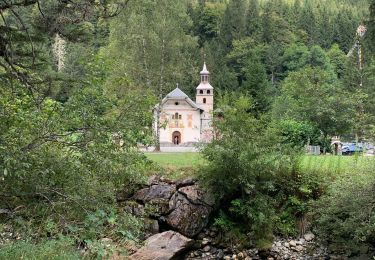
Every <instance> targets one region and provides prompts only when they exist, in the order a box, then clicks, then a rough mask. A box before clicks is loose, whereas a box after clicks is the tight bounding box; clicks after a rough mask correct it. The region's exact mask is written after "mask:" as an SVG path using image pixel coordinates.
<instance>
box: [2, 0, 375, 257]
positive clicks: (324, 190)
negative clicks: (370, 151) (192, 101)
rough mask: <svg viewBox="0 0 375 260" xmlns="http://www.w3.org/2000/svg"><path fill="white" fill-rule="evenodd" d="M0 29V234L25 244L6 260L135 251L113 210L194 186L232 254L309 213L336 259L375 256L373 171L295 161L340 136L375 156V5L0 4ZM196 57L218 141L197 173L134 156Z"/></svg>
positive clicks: (322, 160) (192, 80)
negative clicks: (206, 81)
mask: <svg viewBox="0 0 375 260" xmlns="http://www.w3.org/2000/svg"><path fill="white" fill-rule="evenodd" d="M0 13H1V15H0V209H1V211H0V212H1V213H0V221H1V222H0V227H1V228H2V227H5V226H7V227H10V229H11V232H12V233H14V234H17V236H18V237H19V238H20V240H17V241H13V240H12V241H10V243H9V244H8V245H0V247H1V250H0V258H13V257H14V258H18V257H19V258H21V257H24V258H27V257H31V258H32V257H35V258H42V259H43V258H59V257H60V256H61V257H65V256H67V257H69V258H70V256H71V258H82V257H88V258H93V257H94V258H103V257H108V256H109V255H110V254H111V253H113V250H112V249H114V248H116V245H124V244H127V243H138V242H139V241H140V240H142V238H143V235H144V234H143V224H142V221H143V220H142V219H139V218H135V217H133V216H129V215H128V214H126V213H125V212H123V208H122V207H120V206H119V204H118V202H117V201H116V198H117V196H118V194H119V193H121V192H124V191H127V192H130V191H132V190H134V189H137V187H139V186H140V185H142V183H143V182H145V180H146V178H147V176H148V175H150V174H153V173H155V172H157V173H159V172H161V173H164V174H167V175H169V176H172V177H173V178H181V177H183V176H186V175H191V174H195V173H200V175H199V176H200V178H201V180H202V181H203V182H204V183H205V184H206V186H208V187H210V188H211V189H213V190H214V191H215V194H217V195H218V196H219V198H220V199H221V202H222V207H221V208H222V212H221V213H220V215H219V216H218V217H217V221H216V223H217V225H218V226H220V227H221V228H223V229H224V230H226V231H227V234H228V235H231V234H232V235H233V233H232V232H231V231H233V232H237V233H236V235H233V236H231V239H233V238H235V237H240V238H241V237H242V238H244V236H245V234H246V232H250V233H252V234H253V235H254V236H253V237H254V238H255V241H250V242H252V243H253V244H256V245H257V246H258V247H261V248H266V247H268V246H269V245H270V243H271V240H272V237H273V235H275V234H278V235H285V236H289V235H296V234H297V233H298V231H299V230H298V229H297V228H296V226H297V225H296V222H298V223H299V222H303V221H306V219H307V217H306V216H309V214H311V213H313V216H314V218H312V221H313V226H314V225H315V226H316V227H317V229H316V230H317V232H319V235H320V237H321V239H322V240H323V241H326V242H327V243H328V244H330V245H332V248H333V249H335V250H341V251H344V252H345V253H346V254H348V255H350V254H358V252H357V251H356V250H355V248H356V247H362V246H363V247H366V246H367V245H368V244H371V243H373V242H374V238H373V237H374V229H373V225H374V218H373V216H374V208H375V207H373V205H372V204H371V205H370V204H368V203H369V201H373V193H374V192H373V185H374V184H373V183H374V182H373V179H372V177H371V175H370V174H371V173H372V172H373V168H372V160H371V159H367V158H363V157H333V156H329V157H328V156H327V157H326V156H324V157H305V156H302V159H301V153H302V152H301V148H302V147H303V146H305V145H306V144H311V145H320V146H321V147H322V151H328V152H330V150H331V146H330V138H331V137H332V136H335V135H342V136H356V138H357V139H358V140H359V141H361V140H370V141H371V140H374V136H375V128H374V125H375V103H374V102H375V77H374V75H375V47H374V42H375V24H374V16H375V1H374V0H361V1H354V0H332V1H326V0H320V1H313V0H305V1H299V0H279V1H268V0H229V1H223V0H207V1H195V0H184V1H173V0H140V1H138V0H137V1H128V0H106V1H91V0H77V1H63V0H59V1H56V0H45V1H37V0H28V1H23V0H12V1H10V0H8V1H0ZM361 23H364V25H366V26H367V33H366V35H365V36H364V37H363V38H359V37H358V35H357V36H356V28H357V26H358V25H359V24H361ZM357 40H358V41H360V43H361V46H362V54H363V55H362V57H360V60H359V61H360V62H358V57H357V49H354V51H353V53H352V55H351V56H350V55H348V56H349V57H347V53H348V52H349V51H350V50H351V49H352V47H353V46H354V43H355V42H356V41H357ZM204 56H205V60H206V62H207V64H208V66H209V69H210V72H211V74H212V75H213V77H212V82H211V83H212V85H213V86H214V87H215V105H216V107H215V109H216V108H219V110H215V111H219V112H220V111H221V112H222V113H221V115H222V116H223V120H215V122H213V123H214V126H215V127H216V128H217V130H218V131H219V132H218V138H217V139H216V140H214V142H213V143H211V144H209V145H207V147H205V148H204V149H203V152H202V157H201V156H200V155H197V154H147V155H146V156H145V155H144V154H142V153H140V152H139V151H138V148H137V147H138V146H139V144H143V145H156V146H157V145H158V143H159V138H157V137H158V133H156V135H154V133H153V128H152V121H153V115H152V112H151V108H152V107H154V106H155V104H157V103H158V102H160V100H161V99H162V98H163V96H164V95H165V94H167V93H168V92H169V90H171V89H172V88H174V87H175V86H176V83H179V86H180V87H181V89H183V90H184V91H185V92H186V93H189V94H192V95H193V94H194V88H193V86H195V85H196V83H197V80H198V79H197V73H196V72H197V69H198V68H200V66H201V64H202V61H203V57H204ZM216 100H218V102H216ZM156 112H157V113H160V111H156ZM157 126H158V125H157ZM156 128H157V129H159V127H156ZM155 137H156V138H155ZM151 161H155V162H156V164H155V163H154V164H153V163H150V162H151ZM158 164H159V167H158ZM192 165H193V166H192ZM348 176H352V177H350V178H349V177H348ZM345 187H349V188H347V189H346V188H345ZM358 190H361V191H363V193H360V194H358V193H356V191H358ZM371 203H372V202H371ZM327 205H328V206H327ZM361 208H368V211H363V212H361ZM4 212H5V213H4ZM337 216H338V217H337ZM353 223H359V224H358V225H353ZM300 231H301V230H300ZM103 239H111V240H112V241H113V243H114V244H115V246H114V248H112V247H105V246H103V244H102V241H103ZM245 240H246V239H244V240H243V241H245ZM343 241H347V242H348V245H347V247H346V246H345V245H344V243H343ZM74 248H80V249H82V250H83V251H84V253H82V254H80V253H79V255H78V253H77V251H75V250H74ZM114 250H115V251H116V250H117V249H114ZM120 251H121V250H120ZM123 253H124V254H126V253H127V252H126V250H124V252H123ZM31 255H32V256H31ZM63 255H64V256H63Z"/></svg>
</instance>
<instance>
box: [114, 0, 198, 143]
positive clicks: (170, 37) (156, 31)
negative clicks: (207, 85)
mask: <svg viewBox="0 0 375 260" xmlns="http://www.w3.org/2000/svg"><path fill="white" fill-rule="evenodd" d="M176 24H178V25H179V26H176ZM191 24H192V22H191V20H190V18H189V16H188V14H187V5H186V3H184V2H181V1H178V2H176V1H172V0H163V1H154V0H148V1H146V2H142V3H140V2H132V3H129V6H128V9H127V10H126V12H124V13H123V14H121V15H120V16H119V17H117V18H116V20H114V21H113V23H112V25H111V30H112V32H111V36H110V46H109V49H108V50H107V53H108V57H110V59H113V60H114V63H115V64H116V66H114V71H113V75H112V77H114V78H118V79H121V77H123V75H125V74H127V75H128V76H129V80H130V82H129V84H130V85H133V86H137V87H139V88H141V89H144V90H147V89H148V90H151V91H153V92H154V94H155V95H156V96H157V97H158V98H157V100H158V103H159V106H158V107H157V108H156V133H155V144H156V150H160V127H161V126H160V122H159V118H160V109H161V102H162V99H163V97H164V95H166V94H167V93H168V92H169V91H170V90H171V89H172V88H174V87H175V86H176V84H177V83H180V85H181V86H184V85H188V86H191V85H192V82H194V80H193V79H195V78H196V70H192V69H191V68H197V67H198V66H197V62H198V61H199V60H200V59H199V58H198V57H197V55H196V56H194V54H197V49H196V47H197V41H196V39H195V38H193V37H192V36H190V35H189V34H188V33H187V31H189V29H190V26H191ZM124 49H125V50H126V51H123V50H124ZM181 61H184V62H181ZM182 88H183V87H182Z"/></svg>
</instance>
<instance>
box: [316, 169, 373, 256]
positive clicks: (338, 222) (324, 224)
mask: <svg viewBox="0 0 375 260" xmlns="http://www.w3.org/2000/svg"><path fill="white" fill-rule="evenodd" d="M373 170H374V169H372V170H369V171H368V172H367V173H362V172H351V173H346V174H343V175H342V176H339V177H338V178H337V180H336V181H335V182H333V183H332V185H331V186H330V187H329V189H328V191H327V194H325V195H323V196H322V197H321V198H320V199H319V200H318V201H316V202H315V203H312V205H311V209H312V212H313V213H314V216H315V222H314V228H315V230H316V232H317V233H318V234H319V236H320V238H321V239H322V241H323V242H324V243H325V244H326V245H328V247H329V248H330V249H331V250H333V251H336V252H340V253H343V254H347V255H356V254H359V253H366V252H365V251H366V250H367V249H368V246H369V245H374V244H375V175H374V174H373ZM361 251H362V252H361Z"/></svg>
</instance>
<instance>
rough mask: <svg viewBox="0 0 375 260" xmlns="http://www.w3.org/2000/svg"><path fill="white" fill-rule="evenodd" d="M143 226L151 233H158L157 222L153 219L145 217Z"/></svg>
mask: <svg viewBox="0 0 375 260" xmlns="http://www.w3.org/2000/svg"><path fill="white" fill-rule="evenodd" d="M144 228H145V230H146V232H147V233H149V234H151V235H154V234H157V233H159V223H158V221H157V220H155V219H145V220H144Z"/></svg>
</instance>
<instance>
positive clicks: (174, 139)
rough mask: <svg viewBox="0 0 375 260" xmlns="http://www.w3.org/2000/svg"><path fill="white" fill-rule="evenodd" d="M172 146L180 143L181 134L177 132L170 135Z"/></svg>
mask: <svg viewBox="0 0 375 260" xmlns="http://www.w3.org/2000/svg"><path fill="white" fill-rule="evenodd" d="M172 142H173V144H176V145H179V144H180V143H181V133H180V132H179V131H174V132H173V134H172Z"/></svg>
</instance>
